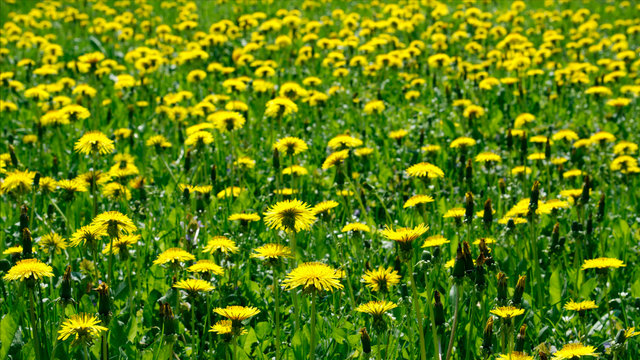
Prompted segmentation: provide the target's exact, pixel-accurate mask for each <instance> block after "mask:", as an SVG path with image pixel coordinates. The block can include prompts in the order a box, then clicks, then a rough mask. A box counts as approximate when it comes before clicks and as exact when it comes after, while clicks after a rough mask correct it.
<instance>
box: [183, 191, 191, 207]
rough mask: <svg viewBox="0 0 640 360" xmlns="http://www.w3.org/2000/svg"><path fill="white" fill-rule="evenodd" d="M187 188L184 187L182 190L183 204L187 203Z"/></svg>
mask: <svg viewBox="0 0 640 360" xmlns="http://www.w3.org/2000/svg"><path fill="white" fill-rule="evenodd" d="M189 195H190V194H189V188H187V187H185V188H184V190H182V201H183V202H184V203H185V204H188V203H189Z"/></svg>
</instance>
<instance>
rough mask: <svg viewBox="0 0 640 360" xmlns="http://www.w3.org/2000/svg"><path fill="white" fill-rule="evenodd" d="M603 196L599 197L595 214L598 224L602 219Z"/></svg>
mask: <svg viewBox="0 0 640 360" xmlns="http://www.w3.org/2000/svg"><path fill="white" fill-rule="evenodd" d="M604 200H605V197H604V194H602V195H601V196H600V201H598V213H597V214H596V220H597V221H598V222H602V220H603V219H604V203H605V201H604Z"/></svg>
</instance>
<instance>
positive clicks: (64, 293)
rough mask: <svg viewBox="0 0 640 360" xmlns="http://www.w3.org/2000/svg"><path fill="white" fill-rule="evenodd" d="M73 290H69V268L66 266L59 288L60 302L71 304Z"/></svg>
mask: <svg viewBox="0 0 640 360" xmlns="http://www.w3.org/2000/svg"><path fill="white" fill-rule="evenodd" d="M72 290H73V289H72V288H71V266H70V265H67V268H66V269H65V271H64V275H62V286H61V287H60V300H62V301H63V302H65V303H67V302H73V295H72V293H73V291H72Z"/></svg>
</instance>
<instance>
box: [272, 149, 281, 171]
mask: <svg viewBox="0 0 640 360" xmlns="http://www.w3.org/2000/svg"><path fill="white" fill-rule="evenodd" d="M273 168H274V169H275V170H276V173H278V172H280V153H279V152H278V149H273Z"/></svg>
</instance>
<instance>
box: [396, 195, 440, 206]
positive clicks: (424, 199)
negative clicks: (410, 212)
mask: <svg viewBox="0 0 640 360" xmlns="http://www.w3.org/2000/svg"><path fill="white" fill-rule="evenodd" d="M434 201H435V200H434V199H433V198H432V197H431V196H429V195H414V196H412V197H410V198H409V199H408V200H407V201H405V203H404V206H403V208H404V209H406V208H408V207H414V206H416V205H419V204H427V203H430V202H434Z"/></svg>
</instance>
